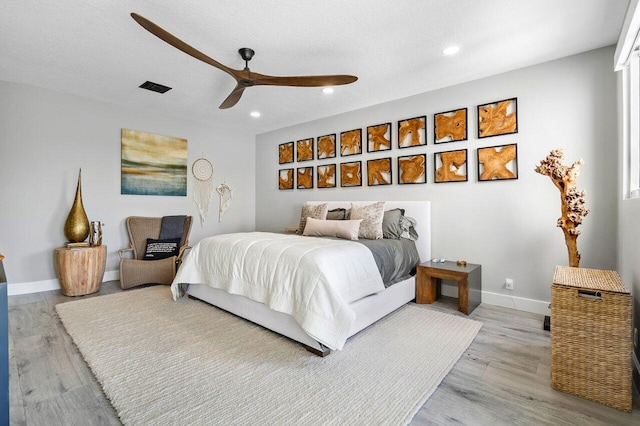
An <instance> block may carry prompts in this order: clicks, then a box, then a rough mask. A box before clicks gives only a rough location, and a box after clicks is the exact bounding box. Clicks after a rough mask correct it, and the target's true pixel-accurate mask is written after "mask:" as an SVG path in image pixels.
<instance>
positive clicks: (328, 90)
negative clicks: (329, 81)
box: [322, 87, 333, 94]
mask: <svg viewBox="0 0 640 426" xmlns="http://www.w3.org/2000/svg"><path fill="white" fill-rule="evenodd" d="M322 93H326V94H329V93H333V87H325V88H324V89H322Z"/></svg>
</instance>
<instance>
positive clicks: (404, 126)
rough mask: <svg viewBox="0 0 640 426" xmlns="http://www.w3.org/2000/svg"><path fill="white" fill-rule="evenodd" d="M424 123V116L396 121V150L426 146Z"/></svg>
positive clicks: (425, 118) (425, 120) (425, 119)
mask: <svg viewBox="0 0 640 426" xmlns="http://www.w3.org/2000/svg"><path fill="white" fill-rule="evenodd" d="M426 122H427V117H426V116H422V117H415V118H409V119H407V120H401V121H398V148H410V147H412V146H420V145H426V144H427V139H426V135H425V126H426Z"/></svg>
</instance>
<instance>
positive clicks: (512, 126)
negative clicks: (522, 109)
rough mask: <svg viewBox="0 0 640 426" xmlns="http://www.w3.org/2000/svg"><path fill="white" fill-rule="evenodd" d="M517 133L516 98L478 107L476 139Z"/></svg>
mask: <svg viewBox="0 0 640 426" xmlns="http://www.w3.org/2000/svg"><path fill="white" fill-rule="evenodd" d="M511 133H518V98H511V99H505V100H503V101H498V102H492V103H489V104H483V105H478V137H479V138H488V137H491V136H500V135H508V134H511Z"/></svg>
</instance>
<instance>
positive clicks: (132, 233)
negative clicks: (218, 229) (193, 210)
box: [118, 216, 192, 289]
mask: <svg viewBox="0 0 640 426" xmlns="http://www.w3.org/2000/svg"><path fill="white" fill-rule="evenodd" d="M191 222H192V216H187V217H186V219H185V221H184V230H183V232H182V237H181V238H180V243H179V244H178V247H179V251H178V254H177V255H172V256H170V257H166V258H164V259H158V260H145V252H146V249H147V239H148V238H151V239H154V240H157V239H159V237H160V230H161V228H162V218H161V217H140V216H131V217H128V218H127V219H126V225H127V232H128V234H129V240H130V246H129V247H128V248H125V249H121V250H118V254H119V255H120V286H121V287H122V288H123V289H127V288H131V287H135V286H138V285H142V284H149V283H154V284H166V285H170V284H171V283H172V282H173V278H174V277H175V275H176V270H177V269H178V267H179V266H180V263H181V262H182V256H183V254H184V252H185V250H186V249H188V248H190V247H189V245H188V244H189V233H190V231H191ZM128 253H130V254H131V255H132V257H131V258H129V257H127V254H128Z"/></svg>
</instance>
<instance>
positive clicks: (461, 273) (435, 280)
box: [416, 261, 482, 315]
mask: <svg viewBox="0 0 640 426" xmlns="http://www.w3.org/2000/svg"><path fill="white" fill-rule="evenodd" d="M443 279H444V280H452V281H455V282H457V283H458V310H459V311H460V312H462V313H463V314H466V315H469V314H470V313H471V312H472V311H473V310H474V309H475V308H476V307H477V306H478V305H479V304H480V303H481V302H482V266H481V265H474V264H472V263H467V265H466V266H458V265H457V263H456V262H450V261H445V262H431V261H429V262H425V263H421V264H420V265H418V272H417V277H416V303H433V302H435V301H436V299H437V298H438V297H440V288H441V285H442V280H443Z"/></svg>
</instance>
